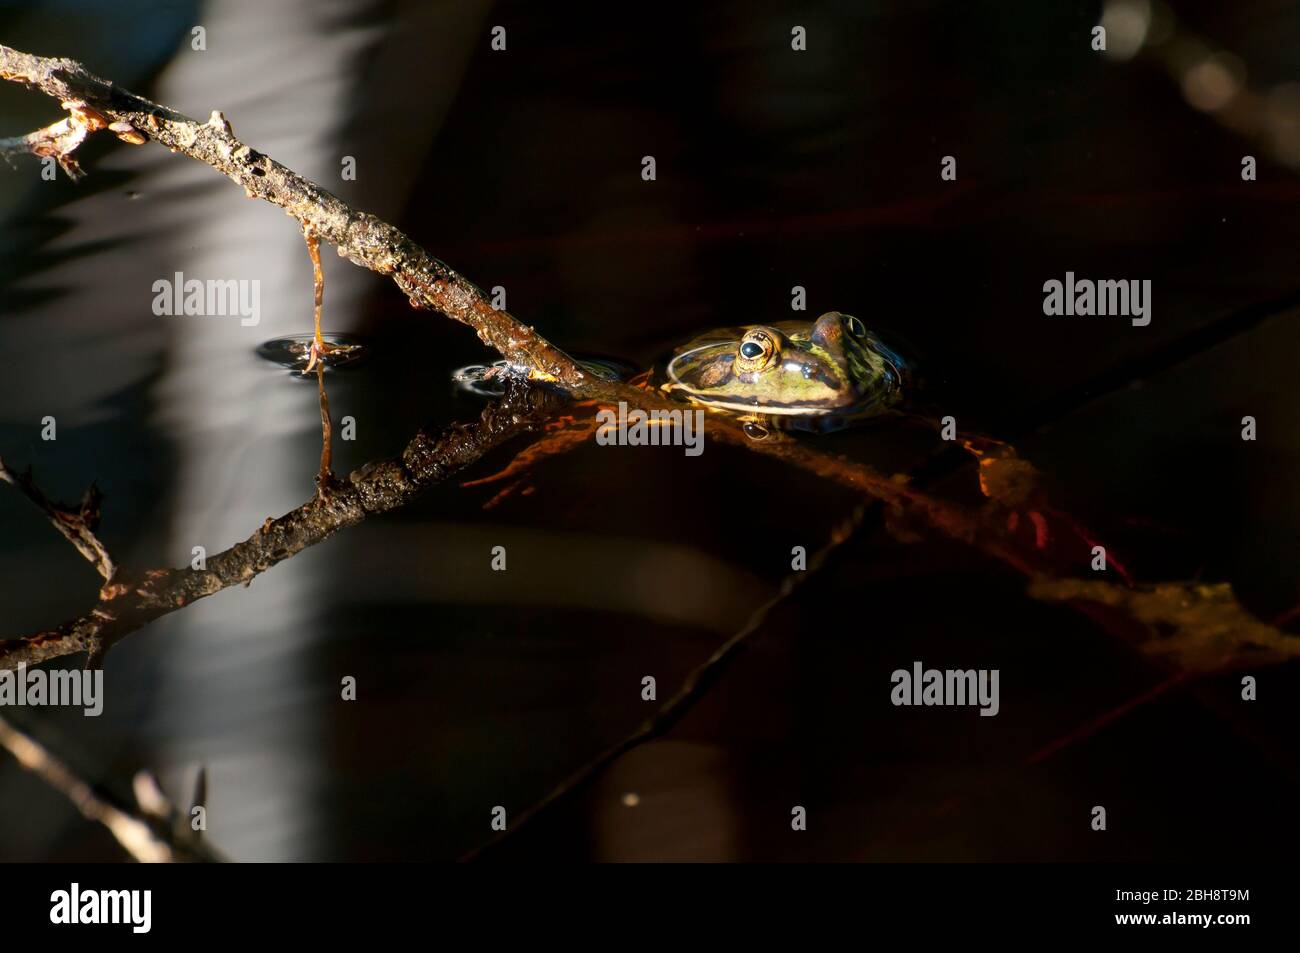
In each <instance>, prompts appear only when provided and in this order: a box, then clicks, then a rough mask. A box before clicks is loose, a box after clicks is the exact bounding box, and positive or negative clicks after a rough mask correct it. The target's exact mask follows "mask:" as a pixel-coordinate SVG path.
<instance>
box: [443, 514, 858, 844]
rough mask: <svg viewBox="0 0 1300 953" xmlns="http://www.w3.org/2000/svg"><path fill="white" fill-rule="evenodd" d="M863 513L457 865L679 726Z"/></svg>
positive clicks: (835, 531) (841, 526) (851, 531)
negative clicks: (668, 690) (610, 738)
mask: <svg viewBox="0 0 1300 953" xmlns="http://www.w3.org/2000/svg"><path fill="white" fill-rule="evenodd" d="M865 514H866V507H865V506H864V505H862V504H858V505H857V506H855V507H854V508H853V511H852V513H850V514H849V516H848V517H847V518H846V519H844V520H843V521H842V522H841V523H840V524H839V525H837V526H836V527H835V528H834V529H833V530H832V531H831V535H830V538H829V539H828V540H827V542H826V543H825V544H824V545H823V546H822V547H821V549H819V550H817V551H816V552H815V553H813V554H812V555H811V556H810V557H809V558H808V564H807V568H806V569H804V570H802V571H799V572H792V573H791V574H790V575H788V576H786V577H785V579H784V580H782V582H781V585H780V586H779V587H778V588H777V590H776V591H775V592H774V593H773V594H772V595H771V596H770V597H769V598H768V599H767V601H766V602H764V603H763V604H762V605H760V606H758V607H757V608H756V609H755V610H754V611H753V612H752V613H751V614H750V616H749V618H748V619H746V620H745V624H744V625H743V626H741V628H740V629H739V630H738V631H737V632H736V633H735V634H734V635H732V636H731V637H730V638H729V639H727V640H726V641H725V642H723V643H722V644H721V645H719V646H718V647H717V648H716V649H714V651H713V653H712V654H711V655H710V656H709V657H708V658H707V659H705V661H704V662H703V663H702V664H700V665H699V666H697V667H696V668H694V669H692V670H691V671H690V673H689V674H687V676H686V678H685V680H683V682H682V684H681V686H680V687H679V688H678V689H677V691H676V692H675V693H673V696H672V697H671V698H669V699H668V700H667V701H666V702H664V703H663V705H662V706H660V708H659V709H658V710H657V711H656V712H655V713H654V714H653V715H651V716H650V717H649V718H647V719H646V720H645V721H644V722H642V723H641V725H640V727H638V728H637V729H636V730H635V731H633V732H632V733H631V734H629V735H627V736H626V737H624V738H622V739H621V740H619V741H617V742H615V743H614V744H612V745H610V746H609V747H608V748H606V749H605V750H604V751H602V752H601V753H600V754H598V755H597V756H596V757H595V758H593V759H592V760H591V761H588V762H587V763H586V764H584V765H583V766H582V767H580V768H578V769H577V770H576V771H574V772H573V773H572V774H570V775H569V776H568V777H567V778H565V779H564V780H563V781H561V782H560V783H559V784H557V785H556V786H555V787H554V788H552V789H551V791H550V793H548V794H547V795H546V796H545V797H543V798H542V799H541V800H540V801H537V802H536V803H534V804H533V805H531V806H530V807H528V808H525V809H524V810H523V811H519V812H517V813H515V814H513V815H512V817H511V820H510V826H509V827H508V828H507V829H506V830H504V831H501V832H499V833H498V834H496V835H495V837H493V839H492V840H489V841H488V842H487V843H485V844H483V845H481V846H480V847H476V848H475V849H474V850H472V851H470V852H469V853H467V854H465V855H463V856H462V857H461V860H462V861H472V860H477V859H479V858H480V857H481V856H482V855H483V854H484V852H486V851H489V850H491V849H493V848H495V847H496V846H498V845H499V844H500V843H501V842H502V841H503V840H505V839H506V838H507V837H510V836H512V835H514V834H517V833H518V832H519V830H520V829H521V828H522V827H523V826H524V825H526V824H527V823H528V822H529V821H532V820H534V819H535V818H536V817H537V815H539V814H540V813H541V812H542V811H544V810H546V809H547V808H548V807H550V806H551V805H552V804H554V803H555V802H556V801H559V800H560V799H562V798H564V797H566V796H567V795H569V794H571V793H573V792H574V791H575V790H577V789H578V788H580V787H582V786H584V785H586V784H587V783H588V782H589V781H591V779H592V778H594V777H595V776H596V775H597V774H598V773H599V772H600V771H601V770H602V769H604V768H605V767H607V766H608V765H609V764H611V763H612V762H614V761H615V760H617V759H618V758H621V757H622V756H623V755H625V754H627V753H628V752H629V751H631V750H632V749H633V748H636V747H638V746H639V745H642V744H644V743H645V742H647V741H650V740H651V739H653V738H657V737H659V736H660V735H662V734H664V733H665V732H667V731H668V730H669V729H671V728H672V727H673V726H674V725H676V724H677V723H678V722H679V721H681V720H682V718H684V717H685V716H686V714H687V713H688V712H689V711H690V710H691V709H692V708H694V707H695V705H696V703H697V702H699V700H700V699H701V698H703V697H704V695H705V693H706V692H708V690H709V689H710V688H711V687H712V686H713V685H714V684H715V683H716V682H717V680H718V679H719V678H720V677H721V676H722V674H723V671H724V670H725V668H726V666H727V664H728V663H729V662H730V661H731V660H732V659H733V658H734V657H735V656H736V655H737V654H739V652H740V650H741V649H742V648H743V647H744V645H745V643H746V641H748V639H749V638H750V636H752V635H753V634H754V633H755V632H757V631H758V630H759V628H761V627H762V625H763V623H764V622H765V621H766V620H767V617H768V615H769V614H770V613H771V611H772V610H773V609H775V608H776V607H777V606H778V605H780V604H781V603H782V602H784V601H785V600H786V599H787V598H788V597H789V596H790V594H791V593H793V592H794V591H795V590H796V589H798V588H799V586H801V585H802V584H803V583H805V582H806V581H807V580H808V579H810V578H811V577H812V576H813V575H814V574H816V572H817V570H819V569H821V567H822V566H823V565H825V563H826V560H827V558H828V557H829V556H830V555H831V553H833V552H834V551H835V550H836V549H838V548H839V547H840V546H841V545H843V544H844V543H845V541H847V540H848V539H849V538H850V537H851V536H852V535H853V534H854V533H855V532H856V531H857V529H858V527H859V526H861V525H862V519H863V516H864V515H865Z"/></svg>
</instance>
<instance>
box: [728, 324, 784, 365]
mask: <svg viewBox="0 0 1300 953" xmlns="http://www.w3.org/2000/svg"><path fill="white" fill-rule="evenodd" d="M777 350H778V343H777V340H776V338H775V336H774V335H773V333H772V332H771V331H768V330H767V329H766V328H753V329H751V330H750V331H748V332H746V334H745V336H744V337H743V338H741V339H740V348H739V351H738V352H737V356H736V369H737V370H739V371H740V372H741V373H742V374H744V373H750V372H753V371H761V370H762V369H763V368H765V367H767V365H768V364H770V363H771V362H772V358H773V357H774V356H775V355H776V352H777Z"/></svg>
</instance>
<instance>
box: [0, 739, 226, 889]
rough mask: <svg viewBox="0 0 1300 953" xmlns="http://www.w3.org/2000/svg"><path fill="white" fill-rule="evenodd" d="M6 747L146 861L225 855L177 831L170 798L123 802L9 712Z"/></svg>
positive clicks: (1, 743)
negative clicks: (148, 804) (147, 803)
mask: <svg viewBox="0 0 1300 953" xmlns="http://www.w3.org/2000/svg"><path fill="white" fill-rule="evenodd" d="M0 748H4V749H5V750H6V751H8V752H9V753H10V754H11V755H13V757H14V760H16V761H17V762H18V764H19V765H21V766H22V767H23V768H25V769H26V770H28V771H30V772H32V773H33V774H35V775H36V776H37V777H39V778H40V779H41V780H42V781H44V782H45V783H46V784H48V785H49V786H50V787H52V788H54V789H55V790H56V791H58V792H59V793H60V794H62V795H63V796H64V797H66V798H67V799H68V800H69V801H71V802H72V805H73V806H74V807H75V808H76V809H77V810H78V811H80V812H81V814H82V816H83V817H85V818H86V819H87V820H89V821H94V822H95V823H97V824H103V825H104V827H105V828H107V830H108V832H109V833H110V834H112V835H113V837H114V838H116V839H117V842H118V843H119V844H121V845H122V847H123V849H124V850H126V852H127V853H128V854H130V855H131V856H132V857H134V858H135V859H136V860H138V861H140V862H141V863H154V864H156V863H176V862H178V861H194V860H203V861H219V860H221V859H222V858H221V857H220V856H219V855H218V854H217V853H216V852H215V851H213V850H212V849H211V848H210V847H208V846H207V845H205V844H203V843H202V841H200V840H199V839H198V838H197V837H194V836H192V835H189V834H184V835H182V834H178V833H177V827H178V825H176V824H175V823H174V821H175V820H176V817H175V816H174V815H175V811H174V809H173V808H172V806H171V803H170V802H169V801H166V800H165V799H162V800H160V801H158V802H157V803H156V804H155V805H154V806H153V810H146V809H145V807H144V806H143V805H142V806H141V808H140V809H139V810H134V809H131V808H128V807H125V806H123V805H122V804H120V803H118V802H117V801H116V800H115V799H114V798H113V797H112V796H110V795H109V794H107V793H106V792H104V791H101V790H99V789H98V788H97V787H96V786H95V785H93V784H91V783H90V782H89V781H86V780H84V779H82V778H81V777H80V776H78V775H77V773H76V772H75V771H73V770H72V768H70V767H69V766H68V764H67V763H66V762H65V761H63V760H62V759H61V758H59V757H58V756H57V755H56V754H54V753H53V752H52V751H51V750H50V749H49V748H48V747H47V746H46V745H44V744H42V743H41V742H39V741H37V740H36V739H35V738H33V737H32V736H31V735H29V734H27V733H26V732H24V731H21V730H19V729H18V728H16V727H14V726H13V724H12V723H10V722H9V721H8V720H7V719H6V718H4V717H3V716H0ZM137 786H139V785H137ZM155 787H156V786H155ZM164 822H165V823H164Z"/></svg>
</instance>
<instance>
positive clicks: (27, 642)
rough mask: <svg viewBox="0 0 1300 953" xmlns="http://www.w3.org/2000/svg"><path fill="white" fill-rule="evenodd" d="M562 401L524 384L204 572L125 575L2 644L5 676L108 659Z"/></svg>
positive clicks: (355, 476)
mask: <svg viewBox="0 0 1300 953" xmlns="http://www.w3.org/2000/svg"><path fill="white" fill-rule="evenodd" d="M557 400H558V398H557V397H556V396H555V395H554V394H550V393H549V392H547V391H545V390H541V389H538V388H534V387H528V386H526V385H524V384H522V383H514V384H512V385H511V386H510V388H509V390H508V391H507V393H506V395H505V397H504V398H502V400H501V401H499V402H498V403H496V404H492V405H490V406H489V407H487V408H485V409H484V411H483V413H482V416H481V417H480V419H479V420H478V421H477V422H476V423H474V424H457V425H453V426H452V427H449V428H448V429H447V430H446V431H445V432H444V433H443V434H442V435H441V436H438V437H430V436H429V435H427V434H425V433H423V432H421V433H419V434H417V435H416V436H415V437H414V438H413V439H412V440H411V441H410V443H408V444H407V446H406V449H405V450H404V451H403V453H402V455H401V456H400V457H397V458H395V459H391V460H382V461H376V462H372V463H368V464H366V465H365V466H362V467H359V468H357V469H356V470H354V471H353V472H352V473H351V474H349V475H348V477H347V478H346V479H344V480H338V479H332V478H330V479H325V480H322V482H321V488H320V490H319V491H318V492H317V493H316V495H315V496H313V497H312V499H310V500H308V501H307V502H306V503H304V504H302V505H301V506H299V507H298V508H297V509H295V510H292V511H290V512H289V513H286V514H285V515H284V516H281V517H280V518H279V519H267V521H266V522H265V523H264V524H263V525H262V527H261V529H259V530H257V531H256V532H254V533H253V535H252V536H250V537H249V538H248V539H246V540H244V541H243V542H241V543H236V544H235V545H234V546H232V547H230V548H229V549H227V550H225V551H223V552H220V553H217V554H216V555H214V556H209V557H208V559H207V561H206V568H205V569H191V568H188V567H187V568H183V569H149V570H146V571H144V572H143V573H139V574H134V573H132V574H128V573H125V572H123V573H119V575H118V577H117V578H116V579H115V581H114V583H113V584H112V585H106V586H104V587H103V589H102V590H101V591H100V598H99V601H98V602H97V603H96V604H95V606H94V608H93V609H91V611H90V612H89V613H87V614H86V615H83V616H81V617H80V618H78V619H74V620H72V621H70V622H67V623H64V624H63V625H61V626H59V627H58V628H57V629H53V630H50V631H47V632H41V633H38V634H36V635H32V636H27V637H25V638H17V639H8V640H5V641H0V670H3V669H13V668H16V667H17V666H18V665H19V664H20V663H26V664H28V665H33V664H36V663H39V662H43V661H46V660H48V659H53V658H60V657H62V656H66V655H74V654H76V653H78V652H91V651H95V650H97V649H99V650H102V651H107V650H108V649H109V648H111V647H112V646H113V645H115V644H116V643H117V642H118V641H120V640H121V639H122V638H123V637H125V636H126V635H128V634H130V633H131V632H133V631H135V630H136V629H139V628H141V627H142V626H144V625H146V624H148V623H149V622H151V621H153V620H154V619H156V618H158V617H159V616H163V615H166V614H167V613H169V612H174V611H176V610H177V609H180V608H182V607H184V606H187V605H189V604H190V603H191V602H194V601H196V600H198V599H202V598H203V597H204V596H210V595H212V594H214V593H217V592H220V591H221V590H223V589H226V588H229V587H230V586H233V585H236V584H241V583H242V584H247V583H250V582H252V581H253V579H255V578H256V577H257V576H258V575H260V574H261V573H263V572H265V571H266V570H268V569H270V568H271V567H272V566H274V565H276V564H277V563H280V562H282V561H283V560H285V559H288V558H289V557H290V556H293V555H294V554H296V553H298V552H301V551H302V550H304V549H306V548H307V547H309V546H314V545H316V544H317V543H319V542H321V541H323V540H325V539H328V538H329V537H330V536H332V535H333V534H334V533H336V532H337V531H338V530H340V529H342V528H343V527H345V526H351V525H353V524H355V523H359V522H361V521H362V520H364V519H365V518H366V517H367V516H371V515H374V514H376V513H383V512H387V511H388V510H392V509H395V508H397V507H399V506H402V505H404V504H406V503H407V502H409V501H410V500H411V499H413V498H414V497H415V496H416V495H417V494H419V493H421V492H422V491H424V490H425V489H427V488H428V487H430V486H433V485H434V484H437V483H441V482H442V481H443V480H446V479H447V478H448V477H450V476H452V475H453V474H455V473H457V472H458V471H460V470H461V469H463V468H465V467H467V466H469V465H470V464H472V463H474V462H475V461H476V460H478V459H479V458H480V457H482V456H483V455H484V454H485V453H487V452H488V451H489V450H491V449H492V448H494V447H496V446H498V445H500V444H502V443H504V442H505V441H506V440H508V439H510V438H511V437H513V436H515V435H516V434H520V433H523V432H525V431H526V430H529V429H531V428H533V427H535V426H537V425H538V424H539V423H540V422H541V421H543V420H545V419H546V418H547V416H548V414H549V413H550V412H551V408H553V406H554V404H555V402H556V401H557Z"/></svg>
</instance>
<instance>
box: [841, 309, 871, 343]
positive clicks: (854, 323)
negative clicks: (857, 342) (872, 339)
mask: <svg viewBox="0 0 1300 953" xmlns="http://www.w3.org/2000/svg"><path fill="white" fill-rule="evenodd" d="M844 318H845V320H844V323H845V325H847V326H848V329H849V333H850V334H852V335H853V336H854V337H855V338H864V337H866V336H867V326H866V325H865V324H863V323H862V322H861V321H859V320H858V319H857V318H855V317H854V316H853V315H851V314H847V315H845V316H844Z"/></svg>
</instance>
